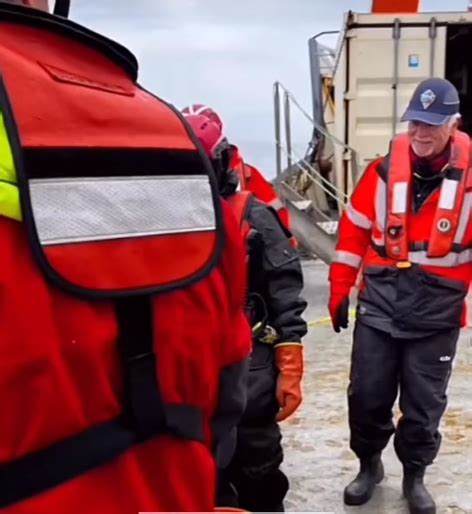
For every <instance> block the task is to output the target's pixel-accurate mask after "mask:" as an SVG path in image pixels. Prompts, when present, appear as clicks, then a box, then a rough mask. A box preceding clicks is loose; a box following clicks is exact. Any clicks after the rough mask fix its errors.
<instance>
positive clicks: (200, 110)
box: [182, 104, 223, 132]
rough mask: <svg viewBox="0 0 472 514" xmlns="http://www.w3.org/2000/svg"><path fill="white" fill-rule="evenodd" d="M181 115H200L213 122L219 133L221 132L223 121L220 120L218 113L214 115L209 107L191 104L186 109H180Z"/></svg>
mask: <svg viewBox="0 0 472 514" xmlns="http://www.w3.org/2000/svg"><path fill="white" fill-rule="evenodd" d="M182 114H183V115H184V116H190V115H194V114H196V115H201V116H205V117H206V118H208V119H209V120H211V121H213V123H215V124H216V125H217V126H218V128H219V129H220V131H221V132H223V121H222V120H221V117H220V115H219V114H218V113H216V112H215V111H214V110H213V109H212V108H211V107H208V106H207V105H203V104H193V105H189V106H188V107H185V108H184V109H182Z"/></svg>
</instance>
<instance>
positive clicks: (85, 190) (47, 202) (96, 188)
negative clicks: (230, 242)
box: [30, 175, 215, 245]
mask: <svg viewBox="0 0 472 514" xmlns="http://www.w3.org/2000/svg"><path fill="white" fill-rule="evenodd" d="M30 194H31V203H32V206H33V215H34V219H35V223H36V228H37V232H38V235H39V239H40V241H41V244H43V245H49V244H61V243H72V242H84V241H99V240H109V239H117V238H130V237H140V236H151V235H162V234H176V233H187V232H199V231H209V230H214V229H215V213H214V207H213V199H212V194H211V188H210V184H209V180H208V177H206V176H201V175H200V176H198V175H197V176H178V177H176V176H163V177H155V176H153V177H102V178H77V179H62V178H61V179H45V180H44V179H37V180H32V181H31V182H30Z"/></svg>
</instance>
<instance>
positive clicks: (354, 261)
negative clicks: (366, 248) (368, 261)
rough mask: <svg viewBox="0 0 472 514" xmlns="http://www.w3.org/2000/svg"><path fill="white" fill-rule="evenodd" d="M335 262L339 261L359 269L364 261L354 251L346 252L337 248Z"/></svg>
mask: <svg viewBox="0 0 472 514" xmlns="http://www.w3.org/2000/svg"><path fill="white" fill-rule="evenodd" d="M333 262H339V263H340V264H347V265H348V266H352V267H353V268H356V269H359V268H360V267H361V263H362V257H361V256H359V255H356V254H355V253H352V252H346V251H344V250H337V251H336V254H335V255H334V259H333Z"/></svg>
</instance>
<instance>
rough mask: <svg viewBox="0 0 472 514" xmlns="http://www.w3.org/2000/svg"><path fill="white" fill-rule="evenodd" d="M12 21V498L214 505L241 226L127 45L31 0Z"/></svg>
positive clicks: (1, 446) (5, 31)
mask: <svg viewBox="0 0 472 514" xmlns="http://www.w3.org/2000/svg"><path fill="white" fill-rule="evenodd" d="M0 26H1V30H0V71H1V76H2V81H1V82H0V111H1V119H0V123H1V125H2V126H1V127H0V128H1V129H2V130H3V133H4V134H6V138H7V140H8V141H7V142H8V144H7V145H6V146H4V147H3V146H2V152H6V153H8V156H7V157H11V159H12V162H13V163H14V166H15V169H16V173H17V175H18V186H19V188H20V195H21V207H22V213H23V220H24V223H19V222H18V221H14V220H13V219H9V218H6V217H1V216H0V240H1V242H2V243H1V244H2V251H1V252H0V270H1V272H0V324H1V326H2V336H1V337H0V354H1V355H2V358H1V359H0V377H1V378H0V403H1V404H2V409H3V413H4V415H3V416H2V423H0V509H1V510H2V512H4V513H5V514H35V513H43V512H44V513H45V512H67V511H68V510H70V509H71V506H73V509H75V510H77V511H78V512H87V513H88V514H99V513H102V512H114V513H115V514H128V513H130V512H140V511H143V512H144V511H146V512H147V511H207V510H212V509H213V506H214V498H215V486H214V483H215V476H214V468H215V466H214V456H213V445H214V442H215V438H216V434H217V427H216V426H214V425H213V423H214V420H215V419H216V418H215V417H216V415H217V413H218V403H219V402H223V403H224V402H225V401H226V398H225V397H224V392H223V386H222V385H221V383H222V381H223V379H224V378H225V377H226V378H227V375H228V374H227V372H225V373H223V370H228V369H234V371H236V369H235V368H234V366H239V364H240V363H241V360H242V359H244V358H245V357H246V356H247V355H248V354H249V352H250V348H251V336H250V329H249V326H248V324H247V321H246V319H245V315H244V309H243V304H244V300H245V298H244V295H245V269H244V268H245V266H244V255H245V252H244V250H243V247H242V245H241V242H240V235H239V231H238V227H237V226H236V224H235V223H234V220H232V219H231V218H230V215H229V211H228V210H227V207H226V206H223V207H222V205H221V203H220V201H219V200H218V194H217V191H216V190H213V189H212V186H211V185H210V181H209V180H208V173H209V170H208V169H207V168H206V165H205V161H204V159H203V158H202V156H200V155H199V153H198V151H197V150H196V146H195V144H194V143H193V141H192V140H191V138H190V136H189V135H188V133H187V131H186V128H185V126H184V124H183V122H182V120H181V118H180V115H179V114H178V113H177V112H176V111H174V110H173V109H172V108H171V107H170V106H169V105H168V104H166V103H165V102H163V101H162V100H159V99H157V98H156V97H154V96H153V95H151V94H150V93H148V92H147V91H145V90H144V89H142V88H141V87H140V86H139V85H138V84H137V83H136V74H137V63H136V61H135V58H134V56H133V55H132V54H131V53H130V52H128V51H127V50H126V49H124V48H123V47H121V46H120V45H118V44H116V43H114V42H112V41H110V40H108V39H106V38H104V37H102V36H100V35H98V34H95V33H93V32H91V31H89V30H87V29H85V28H83V27H80V26H79V25H77V24H75V23H73V22H71V21H68V20H65V19H62V18H58V17H54V16H51V15H48V14H46V13H40V12H36V11H33V10H32V9H29V8H23V9H22V8H19V7H17V6H5V5H4V4H3V3H0ZM2 157H3V158H5V155H4V154H3V155H2ZM223 235H224V247H223ZM228 327H231V333H230V334H228ZM236 375H237V374H235V375H234V376H236ZM225 387H227V390H228V391H231V395H233V393H234V390H235V389H234V388H235V387H236V384H234V383H233V384H226V386H225ZM222 395H223V396H222ZM224 408H225V409H227V408H228V405H224ZM225 413H226V411H225ZM225 423H226V424H227V423H228V418H227V414H226V415H225ZM230 424H231V423H230ZM223 425H224V426H223V430H226V429H227V428H228V427H227V426H226V425H225V424H224V423H223ZM220 430H221V427H220ZM120 484H121V485H120Z"/></svg>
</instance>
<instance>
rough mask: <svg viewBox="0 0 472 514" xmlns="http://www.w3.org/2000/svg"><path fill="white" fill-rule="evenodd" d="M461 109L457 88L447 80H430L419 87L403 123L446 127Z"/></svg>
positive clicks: (403, 117) (424, 81) (402, 119)
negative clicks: (409, 122)
mask: <svg viewBox="0 0 472 514" xmlns="http://www.w3.org/2000/svg"><path fill="white" fill-rule="evenodd" d="M459 108H460V100H459V93H458V92H457V89H456V88H455V86H454V85H453V84H452V83H451V82H449V80H446V79H440V78H430V79H426V80H423V82H421V83H420V84H419V85H418V86H417V88H416V89H415V92H414V93H413V96H412V97H411V100H410V103H409V105H408V107H407V109H406V111H405V113H404V114H403V116H402V118H401V121H421V122H423V123H427V124H428V125H444V124H445V123H446V122H447V120H448V118H449V117H450V116H453V115H455V114H459Z"/></svg>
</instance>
